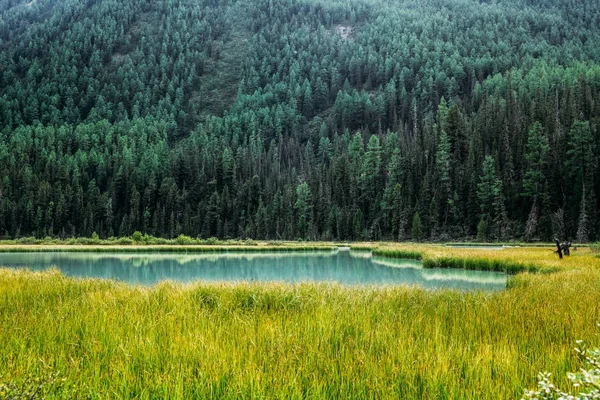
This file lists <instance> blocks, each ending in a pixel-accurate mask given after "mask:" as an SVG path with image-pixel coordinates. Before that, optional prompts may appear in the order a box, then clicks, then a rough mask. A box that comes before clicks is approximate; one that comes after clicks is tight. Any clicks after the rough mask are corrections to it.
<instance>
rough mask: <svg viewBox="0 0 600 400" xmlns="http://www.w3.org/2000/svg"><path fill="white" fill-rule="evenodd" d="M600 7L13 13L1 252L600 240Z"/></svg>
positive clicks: (177, 7) (299, 4)
mask: <svg viewBox="0 0 600 400" xmlns="http://www.w3.org/2000/svg"><path fill="white" fill-rule="evenodd" d="M599 27H600V3H599V2H598V1H597V0H561V1H556V0H427V1H421V0H194V1H183V0H181V1H180V0H61V1H57V0H0V66H1V68H0V236H2V237H7V238H9V237H10V238H12V237H20V236H30V235H35V236H38V237H44V236H60V237H70V236H90V235H91V234H92V233H93V232H97V233H98V234H99V235H100V236H101V237H108V236H127V235H131V234H132V233H133V232H134V231H136V230H141V231H143V232H146V233H148V234H152V235H155V236H163V237H175V236H177V235H179V234H181V233H183V234H186V235H190V236H200V237H212V236H216V237H220V238H246V237H251V238H255V239H269V240H271V239H298V238H302V239H339V240H359V239H373V240H383V239H390V240H410V239H413V240H422V239H426V240H452V239H475V238H477V239H479V240H508V239H525V240H548V239H551V238H553V237H560V238H569V239H572V240H575V239H576V240H579V241H590V240H594V239H597V238H600V215H599V214H598V213H597V211H596V210H597V209H598V206H599V198H600V196H598V190H599V189H600V166H599V165H598V162H597V160H598V155H599V153H600V148H599V147H598V146H597V144H598V143H600V141H599V139H600V28H599Z"/></svg>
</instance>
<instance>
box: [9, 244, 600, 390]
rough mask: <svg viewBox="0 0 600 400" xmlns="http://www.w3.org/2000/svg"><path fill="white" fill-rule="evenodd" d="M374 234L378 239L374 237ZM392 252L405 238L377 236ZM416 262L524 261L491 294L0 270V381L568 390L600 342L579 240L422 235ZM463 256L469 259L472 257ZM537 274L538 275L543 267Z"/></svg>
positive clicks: (73, 385) (598, 267)
mask: <svg viewBox="0 0 600 400" xmlns="http://www.w3.org/2000/svg"><path fill="white" fill-rule="evenodd" d="M382 247H383V246H382ZM386 248H387V249H388V250H389V251H393V250H394V249H397V251H405V250H406V249H407V248H408V247H407V246H406V245H404V246H398V245H395V244H388V245H387V246H386ZM414 251H416V252H419V253H421V254H423V255H424V259H426V258H428V257H429V258H431V259H435V258H436V257H440V258H448V257H450V258H454V257H457V258H460V257H461V255H462V257H463V258H464V259H471V260H484V259H486V258H487V259H492V260H506V262H509V263H524V264H525V265H527V264H529V263H531V264H532V265H536V266H537V267H538V268H537V269H536V271H537V272H536V273H533V272H527V271H525V272H521V273H518V274H516V275H514V276H511V277H510V279H509V285H508V286H509V287H508V289H507V290H506V291H502V292H496V293H481V292H457V291H452V290H442V291H427V290H423V289H419V288H415V287H402V286H388V287H344V286H340V285H337V284H297V285H289V284H288V285H285V284H278V283H269V284H250V283H247V284H225V283H223V284H207V283H194V284H178V283H174V282H163V283H160V284H158V285H155V286H152V287H133V286H128V285H125V284H122V283H117V282H111V281H103V280H97V279H86V280H75V279H70V278H67V277H65V276H62V275H61V274H60V273H59V272H58V271H56V270H51V271H47V272H41V273H40V272H29V271H15V270H8V269H0V310H2V312H1V313H0V341H1V342H2V343H3V345H4V351H3V352H1V353H0V382H2V383H3V384H5V385H7V387H8V386H10V387H13V388H15V387H17V388H18V387H24V386H27V382H31V379H32V377H37V379H43V377H44V376H48V377H49V378H48V379H49V380H52V379H54V378H52V377H54V376H57V377H60V379H59V378H56V379H54V380H52V382H54V383H53V384H51V385H50V384H49V385H48V386H46V387H44V389H43V390H47V391H48V392H47V393H48V395H49V396H52V395H54V396H55V397H61V398H66V397H68V396H72V397H73V398H102V397H104V396H108V395H109V394H110V395H111V396H117V397H129V398H131V397H137V398H142V399H143V398H156V397H169V398H190V397H221V398H239V397H240V396H242V397H246V398H258V397H262V398H277V397H282V396H283V397H287V398H306V397H313V398H336V397H337V398H339V397H354V398H356V397H373V396H376V397H382V398H390V397H395V398H398V397H400V398H425V399H426V398H432V399H433V398H467V399H475V398H477V399H497V398H520V397H521V396H522V395H523V393H524V391H523V390H524V388H526V387H535V386H536V376H537V374H538V372H541V371H550V372H552V374H553V377H554V380H555V381H556V383H557V384H558V385H560V387H561V388H566V389H570V388H571V387H570V386H569V385H570V383H569V381H568V379H567V372H569V371H572V370H576V369H577V368H578V362H579V359H578V356H577V354H576V353H575V352H574V350H573V349H574V348H575V347H576V340H577V339H583V340H585V341H586V342H588V343H589V344H590V346H593V345H595V344H597V343H598V342H600V336H599V333H600V331H599V330H598V329H597V328H596V325H595V321H597V320H600V309H599V308H598V304H600V259H598V258H597V257H596V254H595V253H593V252H592V251H591V250H590V249H582V250H580V251H578V252H577V253H576V254H574V255H572V256H571V257H569V258H565V259H563V260H559V259H558V257H557V256H556V255H554V254H552V253H551V252H550V251H549V250H543V249H505V250H501V251H492V250H477V249H469V250H463V249H452V248H446V247H440V246H422V247H417V248H415V249H414ZM473 262H475V261H473ZM541 272H548V273H541Z"/></svg>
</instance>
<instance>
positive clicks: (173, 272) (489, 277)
mask: <svg viewBox="0 0 600 400" xmlns="http://www.w3.org/2000/svg"><path fill="white" fill-rule="evenodd" d="M0 266H4V267H9V268H29V269H31V270H35V271H40V270H46V269H48V268H51V267H56V268H58V269H59V270H60V271H61V272H62V273H63V274H64V275H66V276H70V277H75V278H103V279H114V280H119V281H123V282H127V283H130V284H135V285H152V284H155V283H157V282H160V281H163V280H172V281H178V282H193V281H205V282H239V281H252V282H255V281H260V282H289V283H297V282H337V283H341V284H343V285H411V286H421V287H425V288H429V289H438V288H453V289H462V290H485V291H495V290H502V289H505V288H506V275H504V274H501V273H497V272H481V271H466V270H455V269H424V268H421V263H420V262H419V261H413V260H393V259H386V258H378V257H372V256H371V254H370V253H365V252H350V251H342V250H340V251H331V252H308V253H307V252H291V253H289V252H286V253H277V252H273V253H213V254H190V253H187V254H183V253H131V254H127V253H68V252H65V253H3V254H0Z"/></svg>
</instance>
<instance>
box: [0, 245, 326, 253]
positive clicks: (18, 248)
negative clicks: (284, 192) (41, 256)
mask: <svg viewBox="0 0 600 400" xmlns="http://www.w3.org/2000/svg"><path fill="white" fill-rule="evenodd" d="M333 249H334V247H333V246H326V245H322V246H319V245H285V244H284V245H279V246H272V245H258V246H178V245H167V246H151V245H147V246H136V245H132V246H118V245H114V246H94V245H89V246H86V245H35V246H25V245H0V253H47V252H48V253H59V252H67V253H89V252H92V253H240V252H244V253H248V252H250V253H265V252H300V251H325V250H333Z"/></svg>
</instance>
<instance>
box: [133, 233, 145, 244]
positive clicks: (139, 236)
mask: <svg viewBox="0 0 600 400" xmlns="http://www.w3.org/2000/svg"><path fill="white" fill-rule="evenodd" d="M131 238H132V239H133V241H134V242H136V243H139V242H141V241H142V239H143V235H142V232H140V231H135V232H133V235H131Z"/></svg>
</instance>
